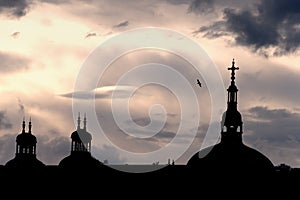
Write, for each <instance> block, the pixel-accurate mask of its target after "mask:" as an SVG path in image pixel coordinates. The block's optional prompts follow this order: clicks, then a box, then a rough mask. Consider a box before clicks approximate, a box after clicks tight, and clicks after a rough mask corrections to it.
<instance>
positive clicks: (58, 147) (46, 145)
mask: <svg viewBox="0 0 300 200" xmlns="http://www.w3.org/2000/svg"><path fill="white" fill-rule="evenodd" d="M52 131H55V130H52ZM55 135H56V136H54V137H49V136H47V135H43V136H41V135H38V136H37V140H38V143H37V157H38V158H39V159H40V160H41V161H43V162H44V163H45V164H48V165H57V164H58V163H59V162H60V161H61V160H62V159H63V158H64V157H66V156H68V155H69V154H70V151H71V149H70V145H71V139H70V138H68V137H65V136H61V134H55Z"/></svg>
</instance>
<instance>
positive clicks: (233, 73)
mask: <svg viewBox="0 0 300 200" xmlns="http://www.w3.org/2000/svg"><path fill="white" fill-rule="evenodd" d="M234 65H235V61H234V58H233V59H232V66H231V67H230V68H228V70H231V84H234V80H235V70H239V69H240V68H238V67H235V66H234Z"/></svg>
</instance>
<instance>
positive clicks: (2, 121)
mask: <svg viewBox="0 0 300 200" xmlns="http://www.w3.org/2000/svg"><path fill="white" fill-rule="evenodd" d="M10 128H12V124H11V122H10V120H9V119H8V118H7V116H6V111H3V110H2V111H0V130H3V129H10Z"/></svg>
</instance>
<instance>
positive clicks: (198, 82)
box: [197, 79, 202, 87]
mask: <svg viewBox="0 0 300 200" xmlns="http://www.w3.org/2000/svg"><path fill="white" fill-rule="evenodd" d="M197 84H198V85H199V86H200V87H202V85H201V82H200V81H199V79H197Z"/></svg>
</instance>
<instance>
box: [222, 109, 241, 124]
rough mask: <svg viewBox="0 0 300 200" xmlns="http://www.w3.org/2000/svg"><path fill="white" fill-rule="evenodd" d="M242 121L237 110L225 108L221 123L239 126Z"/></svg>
mask: <svg viewBox="0 0 300 200" xmlns="http://www.w3.org/2000/svg"><path fill="white" fill-rule="evenodd" d="M242 123H243V122H242V115H241V113H240V112H239V111H237V110H227V111H226V112H224V114H223V116H222V125H225V126H235V125H237V126H239V125H240V124H242Z"/></svg>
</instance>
